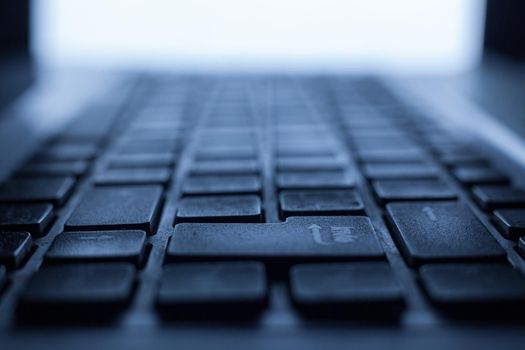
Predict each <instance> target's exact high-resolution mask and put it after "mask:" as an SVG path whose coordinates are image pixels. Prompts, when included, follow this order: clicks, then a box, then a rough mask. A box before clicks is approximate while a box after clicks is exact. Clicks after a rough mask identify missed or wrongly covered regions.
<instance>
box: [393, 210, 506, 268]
mask: <svg viewBox="0 0 525 350" xmlns="http://www.w3.org/2000/svg"><path fill="white" fill-rule="evenodd" d="M386 210H387V215H388V219H389V221H390V223H391V225H392V227H393V229H392V233H393V235H394V238H395V239H396V240H397V242H398V244H399V246H400V248H401V251H402V253H403V255H404V256H405V258H406V259H407V261H408V262H409V263H410V264H411V265H418V264H421V263H428V262H453V261H463V260H474V261H475V260H493V259H499V258H503V257H504V256H505V255H506V254H505V251H504V250H503V248H501V246H500V245H499V244H498V243H497V242H496V240H495V239H494V238H493V237H492V235H491V234H490V233H489V232H488V230H487V229H486V228H485V227H484V226H483V225H482V224H481V222H480V221H479V220H478V219H477V218H476V217H475V216H474V214H472V212H471V211H470V209H469V208H468V207H466V206H465V205H463V204H460V203H458V202H419V203H390V204H387V206H386Z"/></svg>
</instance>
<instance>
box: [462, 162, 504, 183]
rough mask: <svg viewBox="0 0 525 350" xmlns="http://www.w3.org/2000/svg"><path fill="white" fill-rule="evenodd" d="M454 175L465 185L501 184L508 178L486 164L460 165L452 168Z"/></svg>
mask: <svg viewBox="0 0 525 350" xmlns="http://www.w3.org/2000/svg"><path fill="white" fill-rule="evenodd" d="M452 173H453V174H454V176H455V177H456V178H457V179H458V180H459V181H460V182H462V183H463V184H465V185H475V184H502V183H507V182H509V179H508V178H507V177H506V176H505V175H503V174H501V173H500V172H498V171H496V170H494V169H492V168H490V167H488V166H486V165H462V166H457V167H455V168H454V169H453V171H452Z"/></svg>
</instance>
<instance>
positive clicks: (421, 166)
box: [363, 163, 439, 180]
mask: <svg viewBox="0 0 525 350" xmlns="http://www.w3.org/2000/svg"><path fill="white" fill-rule="evenodd" d="M363 172H364V173H365V176H366V177H367V178H369V179H375V180H385V179H429V178H430V179H433V178H437V177H439V172H438V169H437V168H436V167H435V166H433V165H431V164H427V163H371V164H365V165H363Z"/></svg>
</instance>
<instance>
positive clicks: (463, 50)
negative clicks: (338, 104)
mask: <svg viewBox="0 0 525 350" xmlns="http://www.w3.org/2000/svg"><path fill="white" fill-rule="evenodd" d="M33 1H34V4H35V13H34V18H35V22H34V24H35V25H34V27H33V28H34V38H35V39H34V42H33V50H34V52H35V54H36V56H37V57H38V58H39V60H40V62H42V63H43V64H44V65H56V64H61V65H70V66H71V65H73V66H85V65H91V66H93V65H94V66H97V67H98V66H102V67H111V68H125V69H127V68H142V69H144V68H146V69H150V68H158V69H175V70H179V69H228V70H239V69H241V70H242V69H263V70H265V69H270V70H290V69H292V70H299V71H302V70H310V71H311V70H315V71H361V72H362V71H374V72H401V73H405V72H409V73H421V72H424V73H426V72H431V73H451V72H458V71H462V70H465V69H468V68H471V67H472V66H473V65H474V64H475V63H476V62H477V61H478V59H479V54H480V42H481V40H480V37H481V32H482V16H483V9H484V2H483V1H481V0H423V1H422V0H33Z"/></svg>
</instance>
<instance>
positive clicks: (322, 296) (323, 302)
mask: <svg viewBox="0 0 525 350" xmlns="http://www.w3.org/2000/svg"><path fill="white" fill-rule="evenodd" d="M290 289H291V290H290V292H291V296H292V300H293V302H294V305H295V306H296V307H297V308H298V309H299V310H300V311H301V312H303V313H304V314H305V315H307V316H314V317H316V316H319V317H330V318H348V319H356V318H364V319H371V320H372V319H373V320H376V321H379V320H381V319H384V318H385V317H386V318H396V317H398V316H399V314H400V312H401V311H402V310H403V308H404V300H403V296H402V291H401V287H400V284H399V283H398V281H397V278H396V277H395V275H394V272H393V270H392V269H391V268H390V266H389V265H388V263H386V262H349V263H325V264H304V265H296V266H293V267H292V269H291V270H290Z"/></svg>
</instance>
